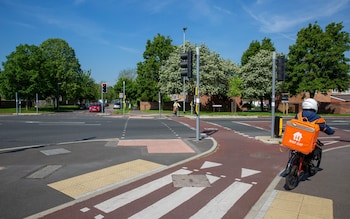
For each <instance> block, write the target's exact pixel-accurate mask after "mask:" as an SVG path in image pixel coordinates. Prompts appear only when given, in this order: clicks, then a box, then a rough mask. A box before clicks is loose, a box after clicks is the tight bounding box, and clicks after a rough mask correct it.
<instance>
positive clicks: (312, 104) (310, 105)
mask: <svg viewBox="0 0 350 219" xmlns="http://www.w3.org/2000/svg"><path fill="white" fill-rule="evenodd" d="M301 107H302V108H303V109H311V110H315V112H317V109H318V105H317V102H316V100H314V99H312V98H307V99H305V100H304V101H303V103H302V104H301Z"/></svg>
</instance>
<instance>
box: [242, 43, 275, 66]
mask: <svg viewBox="0 0 350 219" xmlns="http://www.w3.org/2000/svg"><path fill="white" fill-rule="evenodd" d="M260 50H266V51H275V50H276V49H275V47H274V45H273V43H272V42H271V39H270V38H266V37H265V38H264V39H263V40H262V41H261V44H260V42H259V41H257V40H254V41H252V42H251V43H250V45H249V48H248V49H247V50H246V51H245V52H244V53H243V55H242V58H241V65H242V66H243V65H245V64H247V63H248V61H249V59H250V58H251V57H252V56H254V55H256V54H257V53H258V52H259V51H260Z"/></svg>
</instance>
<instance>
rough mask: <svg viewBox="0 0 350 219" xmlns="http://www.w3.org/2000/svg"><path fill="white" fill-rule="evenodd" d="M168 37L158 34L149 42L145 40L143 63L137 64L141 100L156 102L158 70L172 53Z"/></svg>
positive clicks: (137, 79)
mask: <svg viewBox="0 0 350 219" xmlns="http://www.w3.org/2000/svg"><path fill="white" fill-rule="evenodd" d="M171 43H172V40H171V39H170V37H164V36H161V35H160V34H158V35H157V36H156V37H154V38H153V42H151V40H147V44H146V50H145V51H144V53H143V58H144V61H143V62H139V63H137V78H136V83H137V88H138V96H139V98H140V99H141V100H150V101H152V100H158V92H159V86H158V81H159V70H160V68H161V67H162V66H163V63H164V61H166V60H167V59H168V58H169V55H170V54H171V53H172V52H173V51H174V46H173V45H172V44H171Z"/></svg>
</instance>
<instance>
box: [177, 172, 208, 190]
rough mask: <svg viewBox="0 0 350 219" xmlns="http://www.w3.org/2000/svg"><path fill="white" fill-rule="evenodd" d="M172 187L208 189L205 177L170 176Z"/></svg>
mask: <svg viewBox="0 0 350 219" xmlns="http://www.w3.org/2000/svg"><path fill="white" fill-rule="evenodd" d="M172 178H173V185H174V187H210V182H209V180H208V178H207V176H206V175H185V174H174V175H172Z"/></svg>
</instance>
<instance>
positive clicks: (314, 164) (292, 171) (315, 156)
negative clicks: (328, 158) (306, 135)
mask: <svg viewBox="0 0 350 219" xmlns="http://www.w3.org/2000/svg"><path fill="white" fill-rule="evenodd" d="M322 146H323V143H322V142H321V141H320V140H317V142H316V146H315V149H314V150H313V151H312V152H311V153H310V154H307V155H306V154H303V153H301V152H299V151H295V150H290V156H289V160H288V163H287V166H286V169H285V185H284V188H285V189H286V190H292V189H295V188H296V187H297V186H298V184H299V181H300V180H301V179H302V178H303V177H304V176H305V174H306V173H307V174H308V176H313V175H315V174H316V173H317V171H318V170H319V167H320V164H321V159H322V148H321V147H322Z"/></svg>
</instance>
